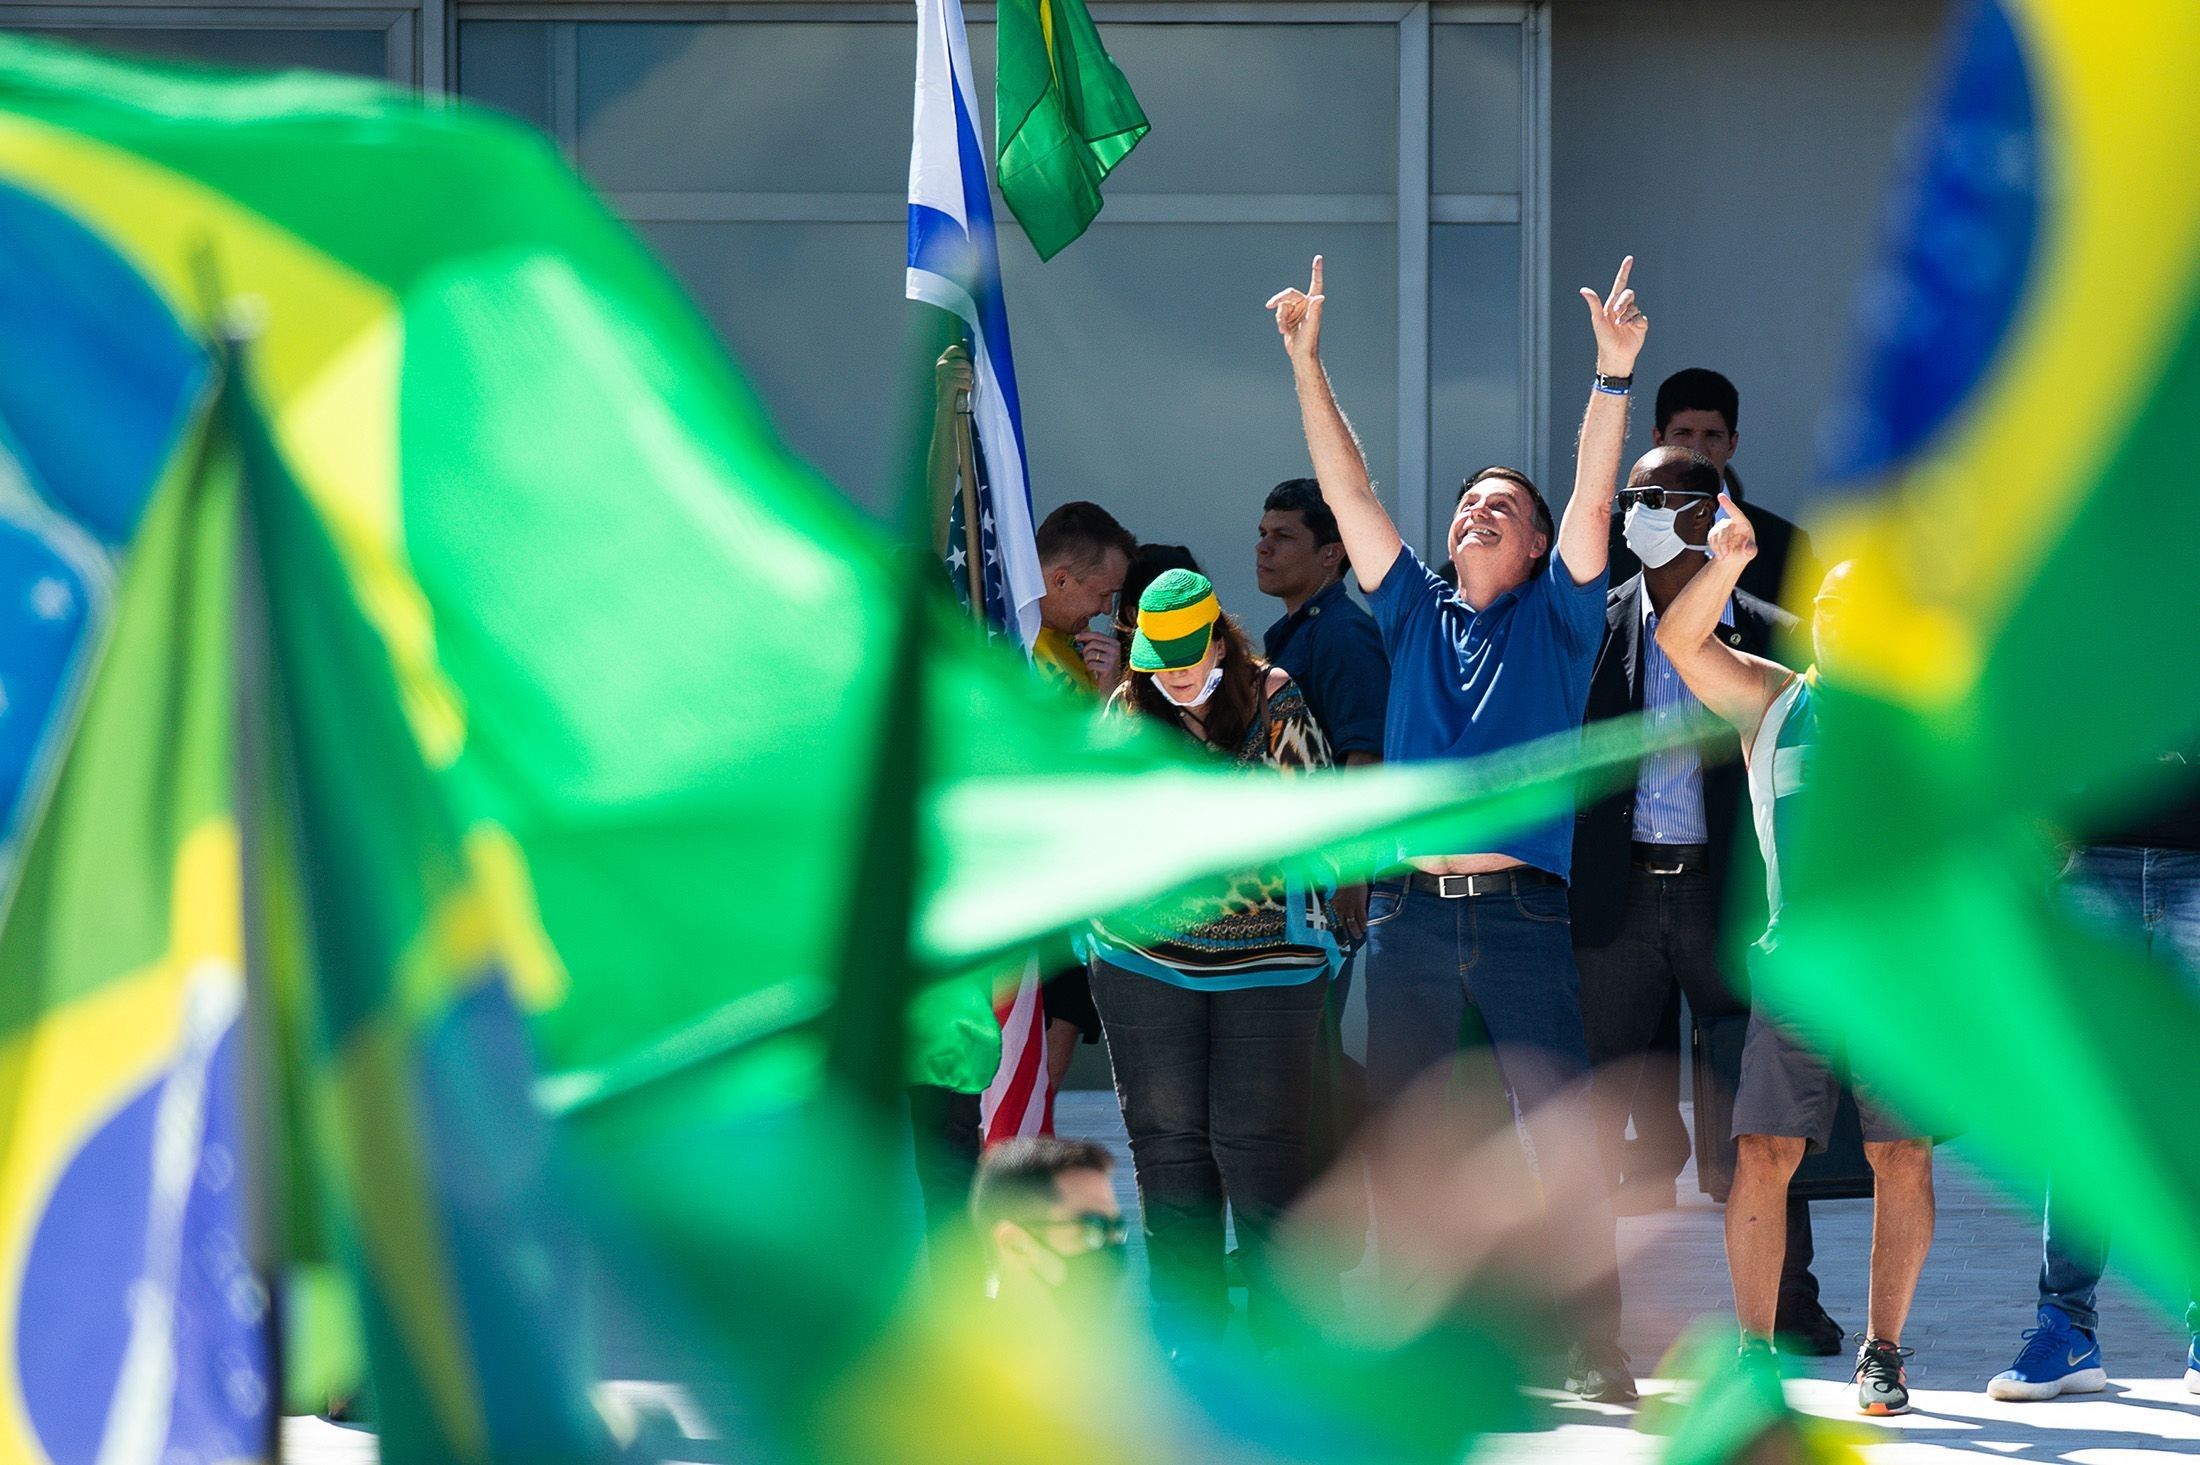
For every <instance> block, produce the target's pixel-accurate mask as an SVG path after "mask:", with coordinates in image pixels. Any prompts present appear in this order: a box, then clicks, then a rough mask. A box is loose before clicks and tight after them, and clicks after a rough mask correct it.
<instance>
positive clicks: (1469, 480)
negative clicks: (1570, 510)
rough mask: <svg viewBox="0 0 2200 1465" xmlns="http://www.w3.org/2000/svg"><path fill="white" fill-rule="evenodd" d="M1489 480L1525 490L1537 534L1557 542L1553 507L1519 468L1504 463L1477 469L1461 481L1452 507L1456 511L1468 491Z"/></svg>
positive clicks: (1532, 480)
mask: <svg viewBox="0 0 2200 1465" xmlns="http://www.w3.org/2000/svg"><path fill="white" fill-rule="evenodd" d="M1489 478H1496V479H1501V480H1502V481H1504V482H1506V483H1510V484H1512V485H1513V486H1514V487H1516V488H1519V489H1523V490H1525V491H1526V493H1527V495H1528V502H1529V503H1531V504H1533V505H1534V506H1535V529H1536V532H1537V533H1538V534H1540V535H1542V536H1543V537H1544V538H1545V539H1549V540H1552V541H1554V542H1555V541H1556V540H1557V538H1558V529H1557V521H1556V520H1554V519H1553V518H1552V517H1551V506H1550V505H1549V504H1547V503H1545V502H1544V501H1543V491H1542V490H1541V489H1539V488H1537V487H1536V486H1535V480H1534V479H1532V478H1530V477H1529V476H1528V475H1527V474H1525V473H1523V472H1521V471H1520V470H1519V469H1518V468H1507V467H1506V466H1505V465H1504V464H1502V463H1492V464H1490V466H1489V467H1487V468H1477V469H1475V470H1474V471H1473V472H1472V473H1469V474H1468V475H1467V476H1466V477H1465V478H1462V479H1460V480H1459V497H1458V498H1455V499H1453V500H1452V501H1451V506H1452V507H1453V508H1455V509H1456V508H1458V507H1459V504H1460V502H1461V501H1462V500H1463V499H1465V498H1466V496H1467V490H1468V489H1470V488H1473V487H1474V486H1475V485H1476V484H1477V483H1480V482H1482V481H1483V480H1484V479H1489Z"/></svg>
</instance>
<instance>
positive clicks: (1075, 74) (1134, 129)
mask: <svg viewBox="0 0 2200 1465" xmlns="http://www.w3.org/2000/svg"><path fill="white" fill-rule="evenodd" d="M996 54H997V58H998V62H999V65H998V68H997V70H996V72H995V79H994V83H993V130H994V135H995V137H996V138H998V140H999V141H998V148H999V157H998V172H999V177H1000V184H1001V197H1002V198H1004V199H1006V200H1008V206H1009V208H1010V209H1012V210H1013V211H1014V212H1015V214H1016V221H1017V222H1018V223H1020V224H1022V225H1023V226H1024V233H1025V234H1026V235H1027V236H1029V238H1030V240H1031V245H1032V248H1034V249H1036V250H1038V251H1039V258H1041V259H1052V258H1054V256H1056V255H1057V254H1060V253H1061V252H1062V251H1063V250H1065V249H1067V248H1068V247H1069V246H1070V245H1071V244H1072V243H1074V242H1075V241H1076V239H1077V236H1078V235H1080V234H1082V233H1084V232H1085V226H1086V225H1087V224H1090V223H1091V222H1092V221H1093V219H1094V218H1095V217H1096V216H1097V215H1098V214H1099V212H1100V203H1101V199H1100V185H1101V184H1102V183H1103V182H1105V181H1106V179H1107V176H1108V174H1109V173H1110V172H1112V171H1114V168H1115V165H1116V164H1117V163H1120V162H1122V161H1123V159H1124V158H1125V157H1126V156H1128V155H1129V153H1130V150H1131V149H1132V148H1134V147H1136V146H1138V140H1139V139H1140V138H1142V137H1144V136H1145V135H1146V131H1147V127H1148V123H1147V121H1146V113H1145V110H1144V109H1143V108H1141V107H1140V106H1139V105H1138V98H1137V97H1136V96H1135V95H1133V94H1132V92H1131V84H1130V83H1129V82H1128V81H1126V80H1124V78H1123V73H1122V71H1121V70H1120V69H1118V68H1117V66H1116V64H1115V62H1114V61H1113V60H1112V59H1111V58H1110V57H1109V55H1108V52H1107V48H1106V47H1105V46H1103V45H1101V44H1100V30H1099V27H1097V26H1095V25H1094V24H1093V23H1092V17H1091V16H1090V15H1089V14H1087V13H1086V11H1085V0H1002V3H1001V7H1000V32H999V39H998V41H997V43H996Z"/></svg>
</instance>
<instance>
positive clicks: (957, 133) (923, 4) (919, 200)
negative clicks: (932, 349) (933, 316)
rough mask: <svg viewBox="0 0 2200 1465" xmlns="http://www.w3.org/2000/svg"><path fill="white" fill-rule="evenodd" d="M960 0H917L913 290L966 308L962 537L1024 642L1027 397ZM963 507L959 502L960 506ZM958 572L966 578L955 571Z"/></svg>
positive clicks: (1031, 608)
mask: <svg viewBox="0 0 2200 1465" xmlns="http://www.w3.org/2000/svg"><path fill="white" fill-rule="evenodd" d="M970 75H971V73H970V43H969V41H968V40H967V39H966V38H965V36H964V34H963V15H962V0H917V106H916V127H915V131H914V134H913V141H912V142H911V144H910V149H909V298H910V299H911V300H921V301H924V302H925V303H926V304H928V305H936V306H938V307H939V308H940V309H942V310H945V311H950V312H952V313H953V314H955V315H957V316H960V317H961V318H962V322H963V324H964V326H965V327H967V328H968V330H969V332H970V356H971V362H972V365H973V367H974V368H975V375H976V378H977V389H976V391H975V392H973V393H972V397H971V424H972V426H973V427H974V428H975V436H976V438H977V446H978V457H979V468H978V480H979V484H980V489H981V494H980V500H979V505H978V512H979V517H980V519H981V523H980V525H979V526H978V533H976V534H971V533H970V532H969V526H967V525H965V526H962V528H963V533H962V535H961V536H960V539H959V542H958V543H956V544H955V546H954V548H955V549H957V550H960V551H961V552H963V553H965V554H984V555H986V556H987V563H986V564H985V565H984V567H983V568H984V571H985V574H984V583H985V596H986V601H987V605H986V607H985V609H986V612H987V615H986V618H987V619H988V620H989V621H991V622H992V623H993V624H994V625H996V626H998V627H1000V628H1001V629H1002V630H1004V631H1010V632H1013V633H1014V634H1015V636H1016V638H1017V639H1018V640H1019V641H1021V642H1022V643H1023V645H1024V646H1025V647H1026V648H1028V647H1030V645H1031V643H1032V642H1033V641H1034V640H1035V639H1036V638H1037V637H1038V634H1039V597H1040V596H1041V595H1042V594H1044V593H1045V589H1046V586H1045V584H1044V582H1043V581H1042V580H1041V579H1040V575H1039V548H1038V544H1037V541H1036V540H1035V539H1034V537H1033V533H1032V522H1031V483H1030V480H1029V478H1028V477H1027V476H1026V474H1025V468H1024V463H1025V459H1024V418H1023V408H1022V406H1021V404H1020V403H1019V402H1018V400H1017V396H1016V363H1015V358H1014V356H1013V355H1012V354H1011V352H1010V350H1009V345H1008V310H1007V307H1006V305H1005V304H1004V303H1003V301H1002V298H1001V257H1000V251H999V249H998V248H997V247H996V246H995V242H994V235H993V199H992V196H991V194H990V193H989V192H988V191H987V181H986V180H987V172H986V161H985V147H984V144H983V142H982V141H981V139H980V135H979V132H978V104H977V100H976V94H975V93H974V92H973V91H972V90H971V84H970ZM955 512H956V514H957V515H958V516H959V515H960V512H961V509H960V505H959V503H958V504H957V506H956V508H955ZM958 583H960V582H958Z"/></svg>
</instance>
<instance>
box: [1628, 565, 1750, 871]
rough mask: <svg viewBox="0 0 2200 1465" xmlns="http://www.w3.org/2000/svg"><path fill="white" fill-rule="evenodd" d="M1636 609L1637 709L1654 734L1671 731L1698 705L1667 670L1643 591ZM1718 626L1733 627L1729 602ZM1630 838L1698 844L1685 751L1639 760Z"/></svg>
mask: <svg viewBox="0 0 2200 1465" xmlns="http://www.w3.org/2000/svg"><path fill="white" fill-rule="evenodd" d="M1635 597H1636V600H1637V602H1638V603H1639V604H1640V605H1641V607H1642V706H1643V710H1644V711H1645V712H1647V713H1648V714H1649V715H1650V727H1651V730H1652V732H1654V733H1665V732H1669V731H1672V730H1673V729H1674V728H1675V727H1676V726H1677V725H1679V724H1684V723H1687V722H1690V721H1693V720H1695V719H1697V718H1700V717H1701V716H1702V715H1703V704H1702V703H1701V702H1698V701H1697V700H1696V694H1695V693H1694V692H1691V691H1689V690H1688V684H1687V683H1686V682H1683V681H1682V680H1681V674H1680V673H1679V672H1677V671H1675V670H1673V663H1672V662H1671V661H1670V660H1668V659H1667V658H1666V655H1665V648H1664V647H1662V646H1660V645H1658V615H1657V612H1656V611H1654V610H1652V609H1651V608H1650V591H1649V588H1648V587H1647V586H1644V587H1641V588H1639V589H1637V590H1636V592H1635ZM1719 624H1720V625H1722V626H1731V625H1733V624H1734V602H1733V600H1732V599H1731V598H1730V599H1729V600H1728V601H1727V603H1726V608H1725V609H1724V610H1722V611H1720V612H1719ZM1634 822H1635V838H1636V839H1637V840H1639V841H1640V842H1642V843H1644V844H1703V843H1705V842H1706V841H1707V839H1708V838H1709V836H1708V835H1707V834H1706V832H1705V828H1706V826H1705V822H1704V815H1703V763H1702V760H1700V759H1699V758H1698V757H1697V756H1696V750H1695V748H1694V747H1692V746H1689V745H1685V744H1684V745H1682V746H1680V747H1677V748H1672V749H1668V750H1667V751H1666V752H1663V753H1654V754H1652V755H1651V756H1650V757H1648V758H1645V759H1643V760H1642V768H1641V770H1640V771H1639V772H1638V773H1637V774H1636V777H1635V821H1634Z"/></svg>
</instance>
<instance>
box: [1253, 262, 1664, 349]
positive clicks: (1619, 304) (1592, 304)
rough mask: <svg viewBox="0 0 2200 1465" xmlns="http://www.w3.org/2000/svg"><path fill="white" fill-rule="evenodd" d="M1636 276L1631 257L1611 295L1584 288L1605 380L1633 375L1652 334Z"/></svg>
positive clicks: (1615, 279)
mask: <svg viewBox="0 0 2200 1465" xmlns="http://www.w3.org/2000/svg"><path fill="white" fill-rule="evenodd" d="M1634 272H1635V257H1634V256H1633V255H1631V254H1630V255H1629V256H1627V258H1625V259H1623V260H1621V261H1620V262H1619V273H1618V274H1617V275H1614V276H1613V277H1612V293H1611V294H1609V295H1607V296H1605V297H1604V298H1603V299H1601V300H1599V299H1598V298H1597V292H1596V291H1594V290H1592V289H1590V288H1589V287H1588V286H1587V285H1584V286H1582V287H1581V298H1582V299H1583V300H1586V301H1588V302H1589V323H1590V325H1591V326H1592V327H1593V328H1594V329H1595V331H1596V333H1597V370H1598V371H1599V372H1601V373H1603V374H1604V375H1606V376H1628V375H1631V374H1633V372H1634V369H1635V358H1636V357H1637V356H1639V355H1641V354H1642V341H1643V337H1645V336H1647V335H1649V334H1650V317H1648V316H1646V315H1644V314H1643V313H1642V309H1641V307H1640V306H1638V305H1637V304H1636V303H1635V292H1634V291H1633V290H1630V289H1629V288H1628V287H1627V277H1628V276H1629V275H1631V274H1633V273H1634ZM1279 298H1280V297H1279Z"/></svg>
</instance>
